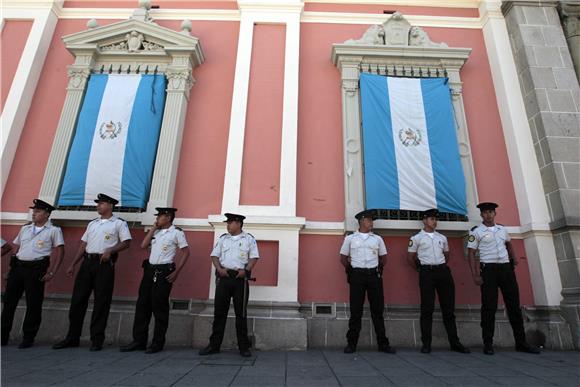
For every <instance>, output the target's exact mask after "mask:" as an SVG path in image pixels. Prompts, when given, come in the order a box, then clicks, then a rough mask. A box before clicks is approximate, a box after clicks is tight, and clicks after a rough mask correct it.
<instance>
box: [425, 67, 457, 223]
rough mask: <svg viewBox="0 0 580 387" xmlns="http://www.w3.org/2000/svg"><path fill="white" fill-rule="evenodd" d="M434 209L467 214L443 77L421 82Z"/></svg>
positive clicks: (449, 98)
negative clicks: (431, 173)
mask: <svg viewBox="0 0 580 387" xmlns="http://www.w3.org/2000/svg"><path fill="white" fill-rule="evenodd" d="M421 89H422V93H423V102H424V107H425V119H426V121H427V127H428V128H429V131H428V133H429V149H430V151H431V163H432V166H433V177H434V182H435V197H436V200H437V208H438V209H439V210H440V211H443V212H452V213H455V214H462V215H466V214H467V204H466V202H467V201H466V193H465V176H464V174H463V167H462V166H461V158H460V156H459V147H458V142H457V135H456V133H455V121H454V118H453V110H452V105H451V92H450V90H449V86H448V85H447V79H446V78H430V79H422V80H421Z"/></svg>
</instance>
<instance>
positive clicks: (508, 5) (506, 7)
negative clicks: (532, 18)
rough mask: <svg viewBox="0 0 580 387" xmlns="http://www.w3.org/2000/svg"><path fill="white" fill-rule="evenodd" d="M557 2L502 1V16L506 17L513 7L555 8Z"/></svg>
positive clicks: (547, 0) (555, 0)
mask: <svg viewBox="0 0 580 387" xmlns="http://www.w3.org/2000/svg"><path fill="white" fill-rule="evenodd" d="M558 3H559V1H558V0H538V1H525V0H520V1H509V0H508V1H503V2H502V5H501V11H502V12H503V14H504V15H507V14H508V13H509V12H510V11H511V9H512V8H513V7H515V6H520V7H554V8H555V7H557V6H558Z"/></svg>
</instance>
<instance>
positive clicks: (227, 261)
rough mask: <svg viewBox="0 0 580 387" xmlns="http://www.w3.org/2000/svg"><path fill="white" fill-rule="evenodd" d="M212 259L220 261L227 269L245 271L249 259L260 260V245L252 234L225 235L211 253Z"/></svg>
mask: <svg viewBox="0 0 580 387" xmlns="http://www.w3.org/2000/svg"><path fill="white" fill-rule="evenodd" d="M211 256H212V257H217V258H219V260H220V265H222V266H223V267H225V268H226V269H234V270H239V269H244V268H245V267H246V264H247V263H248V259H253V258H260V254H259V253H258V244H257V243H256V239H255V238H254V237H253V236H252V234H248V233H247V232H243V231H242V233H241V234H238V235H235V236H233V235H230V234H223V235H222V236H220V237H219V239H218V241H217V243H216V245H215V247H214V248H213V250H212V252H211Z"/></svg>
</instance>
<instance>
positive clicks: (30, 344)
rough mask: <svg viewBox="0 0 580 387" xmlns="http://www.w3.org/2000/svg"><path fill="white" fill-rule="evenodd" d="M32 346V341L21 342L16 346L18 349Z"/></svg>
mask: <svg viewBox="0 0 580 387" xmlns="http://www.w3.org/2000/svg"><path fill="white" fill-rule="evenodd" d="M33 345H34V340H22V342H21V343H20V344H19V345H18V349H25V348H30V347H32V346H33Z"/></svg>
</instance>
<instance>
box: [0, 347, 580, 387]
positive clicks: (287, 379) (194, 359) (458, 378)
mask: <svg viewBox="0 0 580 387" xmlns="http://www.w3.org/2000/svg"><path fill="white" fill-rule="evenodd" d="M0 357H1V367H2V368H1V385H2V387H11V386H26V387H36V386H80V387H92V386H99V387H103V386H115V387H128V386H140V387H147V386H212V387H215V386H239V387H242V386H259V387H267V386H300V387H306V386H313V387H324V386H349V387H357V386H393V385H395V386H449V385H458V386H500V385H506V386H525V387H532V386H580V352H554V351H547V352H544V353H542V354H541V355H529V354H522V353H517V352H513V351H506V350H499V351H497V352H496V354H495V355H494V356H486V355H483V354H482V353H481V349H480V348H479V349H478V348H475V349H474V350H473V353H471V354H468V355H464V354H457V353H452V352H448V351H434V352H433V353H431V354H429V355H425V354H420V353H418V352H417V350H412V349H400V350H399V351H398V352H397V354H396V355H391V354H382V353H378V352H373V351H360V352H357V353H354V354H348V355H347V354H344V353H342V351H340V350H315V349H313V350H308V351H264V352H261V351H255V352H254V353H253V356H252V357H251V358H247V359H246V358H242V357H240V355H239V354H238V353H237V351H226V352H222V353H219V354H216V355H211V356H204V357H200V356H199V355H198V354H197V350H193V349H191V348H170V349H167V350H165V351H163V352H160V353H157V354H153V355H146V354H144V353H143V352H133V353H121V352H119V351H118V350H117V348H115V347H106V348H105V349H104V350H103V351H101V352H96V353H95V352H90V351H88V348H86V347H81V348H72V349H64V350H59V351H55V350H52V349H51V348H50V347H49V346H42V345H39V346H35V347H33V348H29V349H24V350H19V349H17V348H16V347H14V346H8V347H2V350H1V352H0Z"/></svg>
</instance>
